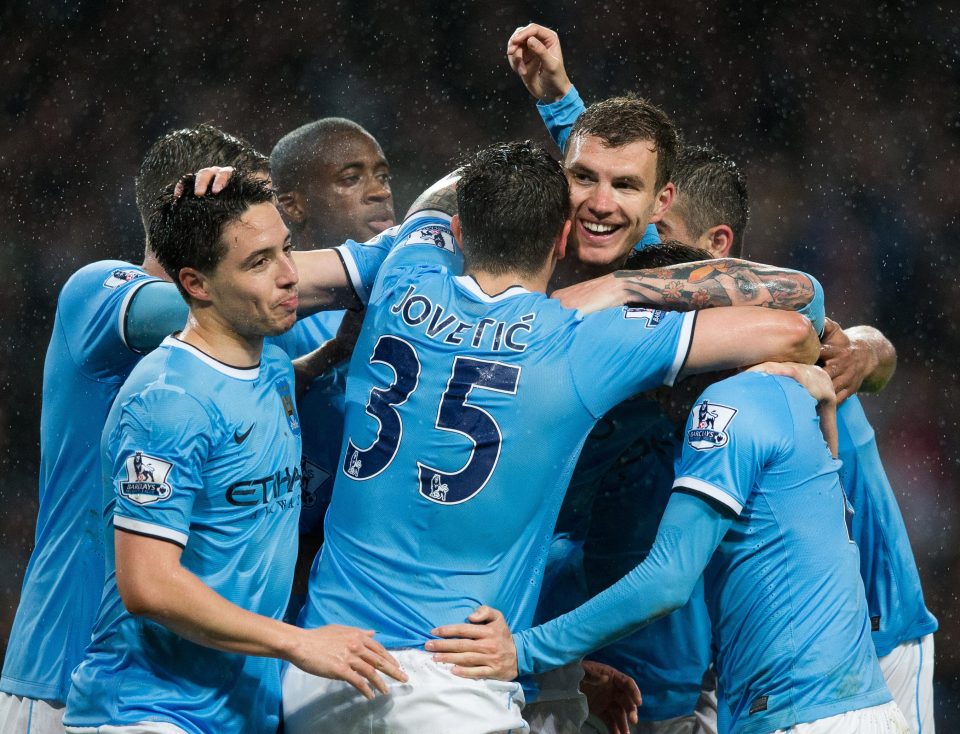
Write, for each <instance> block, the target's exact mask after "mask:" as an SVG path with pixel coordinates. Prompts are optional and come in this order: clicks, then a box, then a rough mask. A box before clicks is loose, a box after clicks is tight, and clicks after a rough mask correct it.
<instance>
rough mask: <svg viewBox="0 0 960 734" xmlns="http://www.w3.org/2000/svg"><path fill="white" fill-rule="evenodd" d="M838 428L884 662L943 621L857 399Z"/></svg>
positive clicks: (843, 408)
mask: <svg viewBox="0 0 960 734" xmlns="http://www.w3.org/2000/svg"><path fill="white" fill-rule="evenodd" d="M837 424H838V428H839V438H840V459H841V461H843V467H842V468H841V469H840V478H841V479H842V480H843V487H844V489H845V490H846V492H847V497H848V499H849V500H850V504H851V505H852V506H853V509H854V516H853V539H854V540H855V541H856V543H857V546H858V547H859V549H860V574H861V576H862V577H863V583H864V586H865V588H866V593H867V607H868V608H869V610H870V623H871V628H872V630H873V643H874V645H875V646H876V649H877V655H878V656H880V657H883V656H884V655H888V654H889V653H890V652H891V651H892V650H893V648H895V647H896V646H897V645H899V644H901V643H903V642H907V641H909V640H915V639H918V638H920V637H923V636H924V635H928V634H931V633H933V632H936V630H937V620H936V618H935V617H934V616H933V615H932V614H930V612H929V611H928V610H927V607H926V604H925V603H924V601H923V590H922V589H921V588H920V575H919V574H918V572H917V563H916V561H915V560H914V557H913V551H912V549H911V548H910V538H909V537H908V536H907V529H906V527H905V526H904V524H903V515H902V514H901V513H900V507H899V506H898V505H897V498H896V495H895V494H894V492H893V488H892V487H891V486H890V481H889V480H888V479H887V474H886V472H885V471H884V470H883V464H882V462H881V461H880V453H879V451H878V450H877V441H876V437H875V436H874V433H873V428H872V427H871V425H870V422H869V421H868V420H867V416H866V414H865V413H864V412H863V406H862V405H861V403H860V399H859V398H858V397H857V396H856V395H854V396H852V397H850V398H847V399H846V400H845V401H844V402H843V403H842V404H841V405H840V407H839V408H838V410H837Z"/></svg>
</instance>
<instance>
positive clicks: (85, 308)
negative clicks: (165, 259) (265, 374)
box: [0, 260, 159, 701]
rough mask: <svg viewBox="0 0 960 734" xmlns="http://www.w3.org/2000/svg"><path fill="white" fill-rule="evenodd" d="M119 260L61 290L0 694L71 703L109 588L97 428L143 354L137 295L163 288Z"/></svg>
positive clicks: (95, 267)
mask: <svg viewBox="0 0 960 734" xmlns="http://www.w3.org/2000/svg"><path fill="white" fill-rule="evenodd" d="M158 281H159V279H158V278H154V277H151V276H148V275H147V274H146V273H145V272H144V271H143V269H142V268H140V267H136V266H134V265H131V264H130V263H126V262H121V261H119V260H105V261H101V262H96V263H91V264H90V265H87V266H85V267H83V268H81V269H80V270H78V271H77V272H76V273H74V274H73V275H72V276H71V277H70V279H69V280H68V281H67V283H66V284H65V285H64V286H63V290H62V291H61V292H60V297H59V299H58V301H57V311H56V316H55V318H54V322H53V333H52V335H51V337H50V344H49V346H48V347H47V355H46V360H45V362H44V367H43V407H42V410H41V414H40V482H39V484H40V498H39V499H40V508H39V513H38V516H37V531H36V536H35V546H34V550H33V553H32V555H31V556H30V562H29V564H28V565H27V571H26V575H25V577H24V580H23V588H22V590H21V592H20V605H19V607H18V608H17V614H16V617H15V619H14V623H13V629H12V630H11V632H10V641H9V644H8V646H7V654H6V658H5V659H4V664H3V678H2V680H0V690H2V691H4V692H6V693H11V694H13V695H16V696H26V697H29V698H37V699H47V700H53V701H64V700H66V696H67V691H68V689H69V685H70V671H71V670H73V668H74V667H75V666H76V665H77V664H78V663H79V662H80V660H81V659H82V658H83V650H84V648H85V647H86V645H87V643H88V642H89V640H90V628H91V626H92V625H93V619H94V615H95V614H96V610H97V603H98V602H99V600H100V592H101V590H102V588H103V573H104V571H103V563H104V560H103V537H102V531H101V524H100V510H101V502H102V491H101V486H100V449H99V443H100V432H101V430H102V429H103V422H104V420H106V417H107V412H108V411H109V409H110V405H111V403H112V402H113V399H114V397H116V394H117V391H118V390H119V389H120V386H121V385H122V384H123V381H124V380H125V379H126V377H127V375H129V374H130V371H131V370H132V369H133V368H134V366H135V365H136V364H137V362H138V361H139V360H140V357H141V355H140V354H138V353H136V352H134V351H133V350H132V349H131V348H130V347H129V346H128V345H127V337H126V328H125V327H126V315H127V307H128V306H129V304H130V302H131V300H132V299H133V296H134V294H135V293H136V292H137V291H138V290H139V289H140V288H142V287H143V286H145V285H146V284H147V283H155V282H158Z"/></svg>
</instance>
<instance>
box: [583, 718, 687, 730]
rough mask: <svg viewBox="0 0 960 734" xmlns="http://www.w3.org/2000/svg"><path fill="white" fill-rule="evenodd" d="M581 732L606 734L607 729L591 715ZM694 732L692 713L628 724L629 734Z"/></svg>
mask: <svg viewBox="0 0 960 734" xmlns="http://www.w3.org/2000/svg"><path fill="white" fill-rule="evenodd" d="M582 732H583V734H608V732H609V729H607V727H606V726H605V725H604V723H603V722H602V721H600V719H598V718H597V717H596V716H593V715H591V716H590V718H589V719H587V723H586V724H584V725H583V729H582ZM696 732H697V720H696V718H695V717H694V716H693V714H690V715H689V716H677V717H675V718H673V719H663V720H661V721H641V722H640V723H638V724H630V734H696Z"/></svg>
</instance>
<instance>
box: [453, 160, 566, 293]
mask: <svg viewBox="0 0 960 734" xmlns="http://www.w3.org/2000/svg"><path fill="white" fill-rule="evenodd" d="M569 195H570V192H569V188H568V185H567V179H566V176H564V174H563V168H562V167H561V166H560V164H559V163H558V162H557V161H556V160H554V159H553V158H552V157H551V156H550V155H549V154H548V153H547V152H546V151H544V150H543V149H542V148H540V147H538V146H536V145H534V144H533V143H531V142H530V141H525V142H522V143H500V144H498V145H492V146H490V147H488V148H484V149H483V150H481V151H480V152H479V153H476V154H475V155H473V156H472V157H471V158H469V159H468V160H467V161H466V162H465V163H464V165H463V168H462V171H461V177H460V180H459V181H458V182H457V206H458V211H459V214H460V223H461V226H462V229H463V243H462V247H463V253H464V257H465V258H466V261H467V264H468V265H469V267H471V268H476V269H478V270H483V271H485V272H489V273H493V274H495V275H502V274H504V273H508V272H515V273H519V274H522V275H533V274H535V273H537V272H539V271H540V269H541V268H543V266H544V264H545V263H546V261H547V258H548V257H549V255H550V252H551V250H552V249H553V245H554V242H555V241H556V238H557V235H559V234H560V232H561V230H562V229H563V223H564V221H565V220H566V218H567V214H568V209H569Z"/></svg>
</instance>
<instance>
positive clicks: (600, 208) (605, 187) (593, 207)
mask: <svg viewBox="0 0 960 734" xmlns="http://www.w3.org/2000/svg"><path fill="white" fill-rule="evenodd" d="M587 208H588V209H589V210H590V213H591V214H593V215H594V216H595V217H597V218H598V219H599V218H601V217H605V216H608V215H610V214H613V212H614V210H615V203H614V199H613V188H612V187H611V186H610V185H609V184H606V183H598V184H597V185H596V186H594V187H593V190H592V191H591V192H590V196H589V197H588V198H587Z"/></svg>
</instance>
